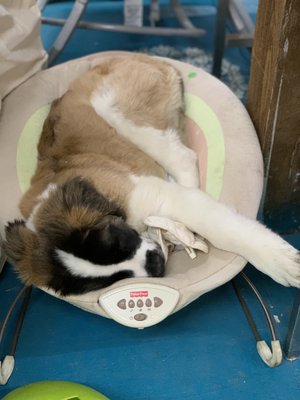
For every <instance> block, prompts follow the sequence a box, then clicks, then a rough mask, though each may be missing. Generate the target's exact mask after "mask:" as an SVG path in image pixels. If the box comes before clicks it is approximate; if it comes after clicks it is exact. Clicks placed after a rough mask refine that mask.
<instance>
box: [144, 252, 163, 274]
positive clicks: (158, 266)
mask: <svg viewBox="0 0 300 400" xmlns="http://www.w3.org/2000/svg"><path fill="white" fill-rule="evenodd" d="M145 269H146V271H147V274H148V276H153V277H162V276H164V274H165V257H164V255H163V253H162V251H161V249H160V247H157V248H156V249H155V250H148V251H147V253H146V266H145Z"/></svg>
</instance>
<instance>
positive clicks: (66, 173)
mask: <svg viewBox="0 0 300 400" xmlns="http://www.w3.org/2000/svg"><path fill="white" fill-rule="evenodd" d="M183 118H184V106H183V86H182V81H181V78H180V75H179V73H178V72H177V71H176V70H175V69H174V68H173V67H172V66H171V65H169V64H167V63H165V62H163V61H161V60H158V59H155V58H151V57H148V56H144V55H132V56H128V57H124V58H122V57H120V58H113V59H111V60H109V61H106V62H104V63H102V64H101V65H99V66H97V67H96V68H94V69H92V70H90V71H89V72H87V73H85V74H84V75H83V76H81V77H80V78H79V79H78V80H76V81H75V82H74V83H73V84H72V85H71V87H70V88H69V90H68V91H67V92H66V94H65V95H64V96H63V97H62V98H60V99H59V100H57V101H55V102H54V103H53V105H52V107H51V111H50V114H49V116H48V118H47V119H46V121H45V123H44V127H43V131H42V135H41V138H40V142H39V145H38V166H37V170H36V173H35V175H34V176H33V178H32V181H31V187H30V189H29V190H28V191H27V193H25V195H24V196H23V198H22V199H21V203H20V209H21V212H22V214H23V215H24V220H20V221H14V222H12V223H9V224H8V225H7V227H6V242H5V250H6V252H7V254H8V256H9V259H10V260H11V261H12V263H13V264H14V265H15V267H16V269H17V271H18V273H19V275H20V277H21V279H22V280H23V281H24V282H25V283H26V284H27V285H30V284H33V285H36V286H41V287H42V286H44V287H48V288H52V289H54V290H55V291H57V292H58V293H60V294H62V295H69V294H80V293H85V292H88V291H91V290H95V289H99V288H103V287H106V286H108V285H111V284H112V283H113V282H115V281H117V280H119V279H123V278H128V277H146V276H151V277H161V276H163V275H164V266H165V260H164V257H163V255H162V252H161V250H160V248H159V246H158V245H157V244H156V243H154V242H152V241H150V240H149V239H147V238H146V237H144V235H143V231H144V230H145V225H144V222H143V221H144V220H145V219H146V217H148V216H150V215H157V216H164V217H169V218H171V219H173V220H175V221H180V222H182V223H183V224H184V225H186V226H187V227H188V228H189V229H190V230H191V231H194V232H196V233H198V234H200V235H201V236H203V237H205V238H206V239H207V240H208V241H210V242H211V243H212V244H213V245H214V246H216V247H218V248H220V249H223V250H227V251H230V252H233V253H236V254H239V255H241V256H242V257H244V258H245V259H247V260H248V261H249V262H251V263H252V264H253V265H254V266H255V267H256V268H257V269H259V270H260V271H262V272H264V273H266V274H267V275H269V276H271V277H272V278H273V279H274V280H275V281H277V282H279V283H281V284H283V285H286V286H289V285H293V286H297V287H300V260H299V252H298V251H297V250H296V249H295V248H293V247H292V246H290V245H289V244H288V243H287V242H285V241H284V240H283V239H281V238H280V237H279V236H277V235H276V234H274V233H273V232H271V231H270V230H268V229H267V228H265V227H264V226H263V225H261V224H259V223H258V222H257V221H254V220H250V219H248V218H246V217H244V216H242V215H239V214H238V213H236V212H235V211H234V210H232V209H230V208H228V207H226V206H225V205H223V204H221V203H219V202H217V201H215V200H213V199H212V198H210V197H209V196H208V195H207V194H205V193H204V192H202V191H201V190H200V189H199V188H198V182H199V177H198V170H197V166H196V165H197V157H196V155H195V153H194V152H193V151H192V150H191V149H189V148H188V147H187V146H186V145H185V144H184V143H185V140H184V137H183V134H182V132H183ZM168 176H171V177H172V178H173V179H172V181H170V180H168V179H167V178H168Z"/></svg>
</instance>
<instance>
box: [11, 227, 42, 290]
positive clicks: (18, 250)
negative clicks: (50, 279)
mask: <svg viewBox="0 0 300 400" xmlns="http://www.w3.org/2000/svg"><path fill="white" fill-rule="evenodd" d="M5 234H6V239H5V241H4V243H3V249H4V252H5V253H6V255H7V257H8V260H9V261H10V262H11V263H12V264H13V266H14V267H15V269H16V271H17V272H18V274H19V276H20V278H21V279H22V281H23V282H24V283H25V284H28V285H31V284H38V283H37V282H35V276H36V273H35V272H34V269H35V268H36V266H37V265H39V261H40V260H39V256H38V255H39V241H38V237H37V235H36V234H35V233H34V232H33V231H31V230H30V229H28V228H27V227H26V225H25V221H23V220H15V221H14V222H9V223H8V224H7V226H6V227H5ZM41 278H42V277H41Z"/></svg>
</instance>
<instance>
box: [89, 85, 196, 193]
mask: <svg viewBox="0 0 300 400" xmlns="http://www.w3.org/2000/svg"><path fill="white" fill-rule="evenodd" d="M90 102H91V104H92V106H93V108H94V110H95V111H96V113H97V114H98V115H99V116H100V117H101V118H103V119H104V120H105V121H106V122H107V123H108V124H109V125H110V126H112V127H113V128H114V129H115V130H116V131H117V132H118V133H119V134H120V135H122V136H124V137H125V138H126V139H128V140H130V141H131V142H132V143H134V144H135V145H136V146H137V147H138V148H139V149H141V150H143V151H144V152H145V153H146V154H148V155H149V156H150V157H151V158H153V160H155V161H156V162H158V163H159V164H160V165H161V166H162V167H163V168H164V169H165V170H166V171H167V172H169V173H170V174H171V175H172V176H173V177H174V178H175V180H176V181H177V182H178V183H180V184H181V185H183V186H187V187H198V186H199V173H198V167H197V155H196V153H195V152H194V151H193V150H191V149H189V148H188V147H186V146H185V145H184V144H183V143H182V142H181V139H180V135H179V133H178V132H177V131H176V130H174V129H167V130H165V131H162V130H159V129H156V128H153V127H151V126H140V125H136V124H135V123H134V122H132V121H130V120H129V119H127V118H126V117H125V116H124V115H123V114H122V111H121V110H119V108H118V104H117V101H116V99H115V96H114V93H113V92H112V90H110V89H103V88H102V89H96V90H94V92H93V93H92V95H91V98H90ZM174 154H175V155H176V156H175V157H174Z"/></svg>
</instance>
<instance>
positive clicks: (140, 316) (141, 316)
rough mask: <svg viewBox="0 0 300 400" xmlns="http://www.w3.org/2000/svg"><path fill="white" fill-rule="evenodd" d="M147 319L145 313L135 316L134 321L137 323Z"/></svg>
mask: <svg viewBox="0 0 300 400" xmlns="http://www.w3.org/2000/svg"><path fill="white" fill-rule="evenodd" d="M146 318H147V315H146V314H144V313H139V314H135V316H134V319H135V320H136V321H145V319H146Z"/></svg>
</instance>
